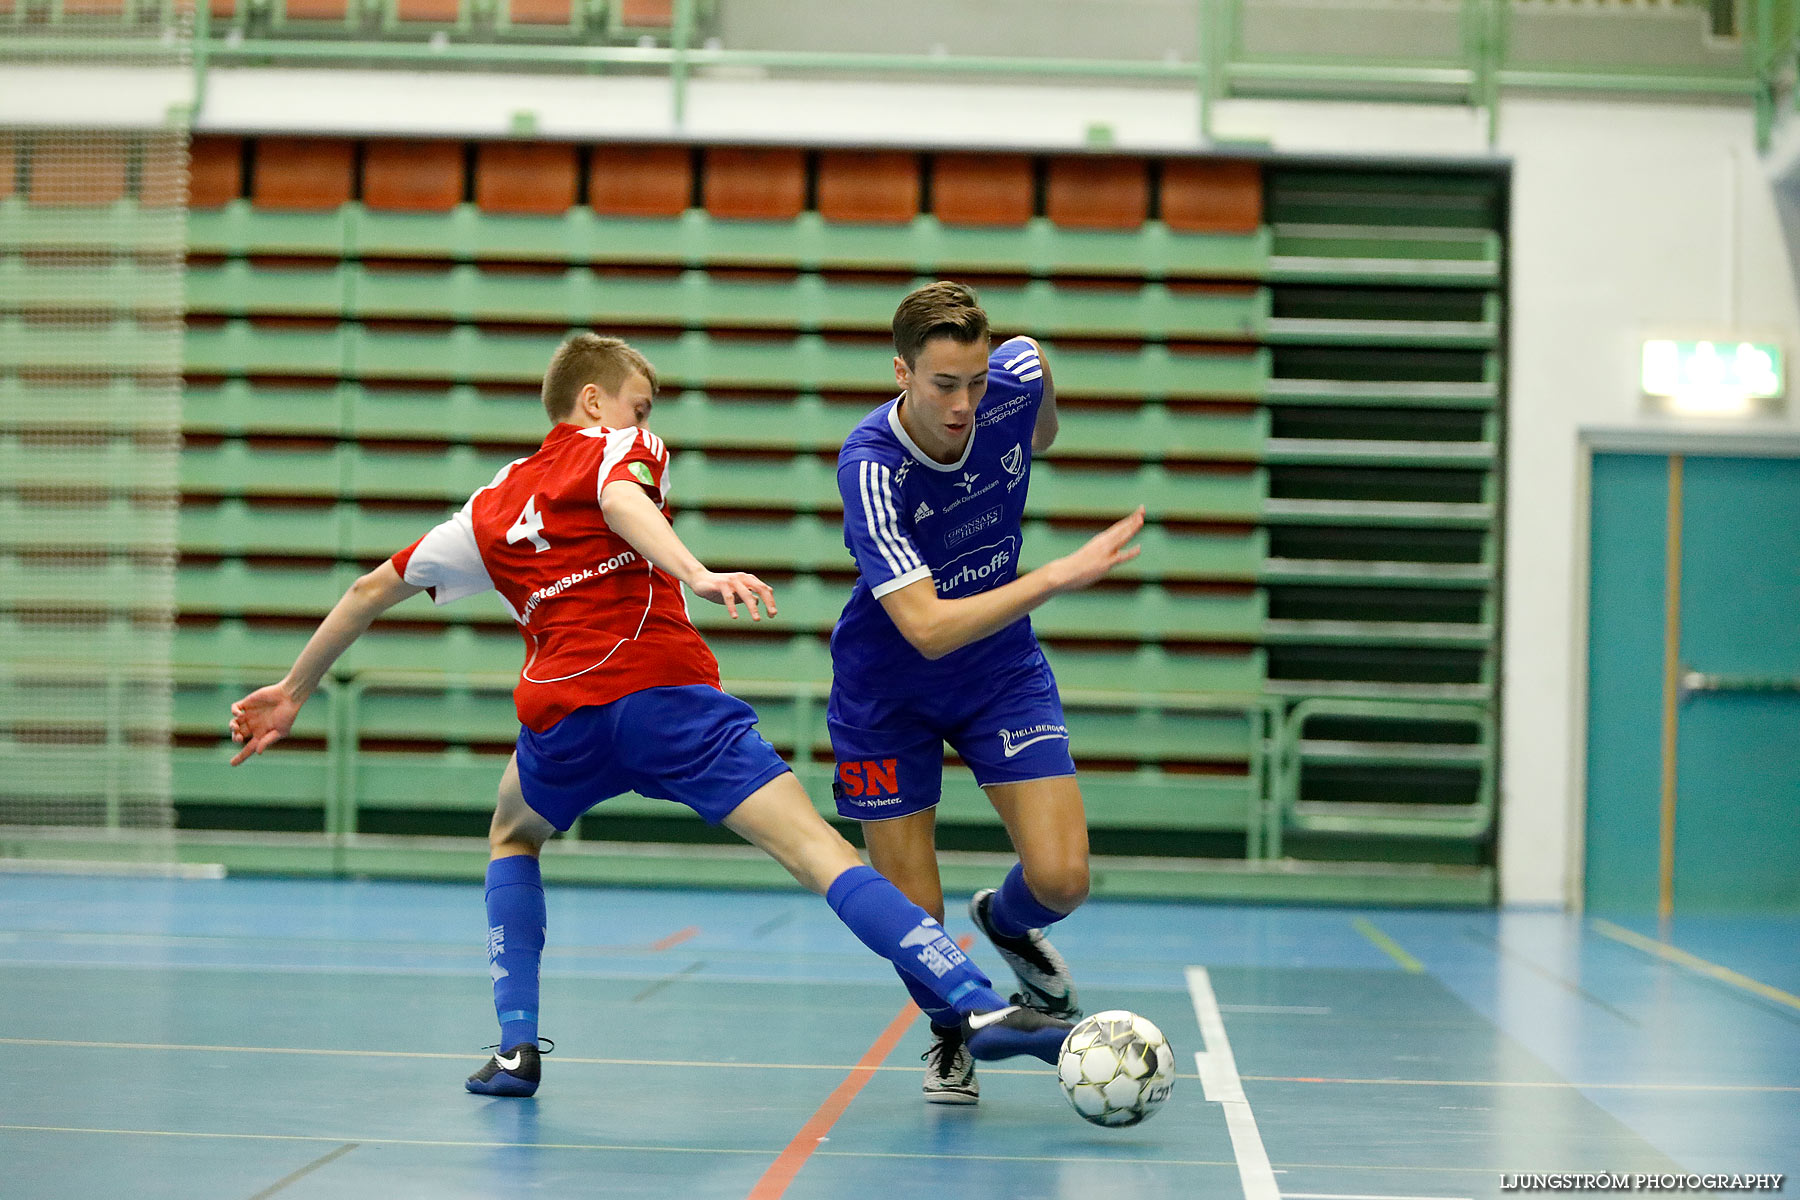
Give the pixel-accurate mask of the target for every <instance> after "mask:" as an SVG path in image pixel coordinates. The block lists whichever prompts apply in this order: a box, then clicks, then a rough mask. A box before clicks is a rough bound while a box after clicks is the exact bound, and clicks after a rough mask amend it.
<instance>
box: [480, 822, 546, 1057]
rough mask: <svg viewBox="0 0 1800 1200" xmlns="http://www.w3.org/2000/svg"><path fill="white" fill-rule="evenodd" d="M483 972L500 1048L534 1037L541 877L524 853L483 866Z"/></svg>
mask: <svg viewBox="0 0 1800 1200" xmlns="http://www.w3.org/2000/svg"><path fill="white" fill-rule="evenodd" d="M487 918H488V936H487V950H488V974H489V975H491V976H493V979H494V1012H495V1014H496V1015H498V1016H499V1018H500V1050H501V1053H505V1052H506V1051H508V1050H511V1049H512V1048H513V1047H514V1046H517V1045H518V1044H520V1043H521V1042H532V1043H534V1044H535V1043H536V1042H537V1035H538V1026H537V1021H538V965H539V963H540V962H541V961H542V959H543V957H544V926H545V924H546V923H547V918H546V916H545V912H544V877H543V874H542V872H541V871H540V870H539V868H538V860H537V859H536V858H535V857H533V856H532V855H529V854H515V855H513V856H512V857H511V858H496V859H495V860H494V861H492V862H490V863H489V864H488V869H487Z"/></svg>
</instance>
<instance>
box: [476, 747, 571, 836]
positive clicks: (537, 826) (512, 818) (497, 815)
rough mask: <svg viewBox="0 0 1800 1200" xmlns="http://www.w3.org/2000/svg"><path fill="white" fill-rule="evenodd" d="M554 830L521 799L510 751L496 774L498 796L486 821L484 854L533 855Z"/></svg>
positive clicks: (515, 757)
mask: <svg viewBox="0 0 1800 1200" xmlns="http://www.w3.org/2000/svg"><path fill="white" fill-rule="evenodd" d="M555 832H556V827H555V826H553V825H551V824H550V822H548V821H546V820H544V818H543V817H541V816H539V815H538V814H537V812H536V811H535V810H533V809H532V807H531V806H530V805H528V804H526V803H525V793H524V792H523V791H522V790H520V787H519V756H518V755H517V754H514V755H513V756H512V757H511V758H509V759H507V760H506V770H505V771H504V772H502V773H501V775H500V797H499V800H498V801H497V802H496V803H495V804H494V819H493V821H492V822H490V823H489V825H488V858H489V859H490V860H492V859H496V858H511V857H513V856H514V855H516V854H529V855H531V856H532V857H533V858H536V857H537V856H538V853H539V851H541V850H543V848H544V843H545V842H547V841H549V840H550V836H551V835H552V834H554V833H555Z"/></svg>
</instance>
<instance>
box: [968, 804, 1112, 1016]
mask: <svg viewBox="0 0 1800 1200" xmlns="http://www.w3.org/2000/svg"><path fill="white" fill-rule="evenodd" d="M987 793H988V800H989V801H990V802H991V803H992V804H993V806H994V811H995V812H997V813H999V814H1000V820H1001V821H1002V822H1003V823H1004V824H1005V825H1006V832H1007V834H1008V836H1010V837H1011V838H1012V842H1013V848H1014V849H1015V850H1017V851H1018V853H1019V867H1018V868H1017V871H1016V873H1015V874H1014V875H1009V876H1008V878H1007V881H1006V883H1005V884H1004V885H1002V887H1001V888H1000V889H998V892H996V890H995V889H984V890H982V891H980V892H977V893H976V894H975V897H974V899H973V900H972V901H971V902H970V904H969V915H970V916H971V917H972V918H973V919H974V921H975V924H976V925H977V926H978V927H979V928H980V929H981V931H982V932H983V933H985V934H986V935H987V936H988V940H989V941H991V942H993V943H994V947H995V948H996V949H997V950H999V951H1000V954H1001V957H1003V958H1004V959H1006V962H1007V965H1008V966H1010V967H1012V969H1013V974H1015V975H1016V976H1018V979H1019V985H1020V988H1021V992H1020V995H1018V996H1015V997H1014V1000H1015V1001H1019V1002H1021V1003H1025V1004H1029V1005H1030V1006H1031V1007H1033V1008H1036V1009H1038V1010H1039V1011H1041V1012H1047V1013H1050V1014H1052V1015H1054V1016H1058V1017H1062V1018H1063V1019H1065V1020H1073V1019H1075V1018H1076V1017H1079V1016H1080V1015H1081V1009H1080V1006H1079V1002H1078V999H1077V997H1076V994H1075V983H1074V980H1073V979H1072V978H1071V977H1070V974H1069V967H1068V964H1067V963H1066V962H1064V961H1063V958H1062V955H1061V954H1059V953H1057V950H1056V947H1055V946H1053V945H1051V944H1050V940H1049V938H1047V937H1045V936H1044V927H1045V926H1047V925H1050V924H1052V923H1054V922H1056V921H1058V920H1061V919H1062V918H1063V917H1065V916H1067V915H1068V914H1069V913H1072V912H1074V911H1075V910H1076V909H1077V908H1079V907H1080V906H1081V903H1082V901H1084V900H1086V899H1087V894H1088V882H1089V874H1088V837H1087V817H1086V813H1085V811H1084V810H1083V807H1082V802H1081V786H1080V784H1079V783H1078V782H1077V781H1076V779H1075V777H1074V776H1072V775H1064V776H1056V777H1053V778H1048V779H1033V780H1028V781H1026V782H1024V783H1005V784H993V785H991V786H989V787H988V789H987ZM997 907H1003V908H1005V910H1006V911H1005V912H1004V913H997V912H996V908H997ZM1007 918H1010V921H1009V920H1008V919H1007Z"/></svg>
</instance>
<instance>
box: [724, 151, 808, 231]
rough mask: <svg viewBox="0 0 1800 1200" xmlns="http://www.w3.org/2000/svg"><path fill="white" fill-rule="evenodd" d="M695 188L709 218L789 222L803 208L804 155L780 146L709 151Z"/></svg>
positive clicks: (804, 195)
mask: <svg viewBox="0 0 1800 1200" xmlns="http://www.w3.org/2000/svg"><path fill="white" fill-rule="evenodd" d="M700 186H701V189H702V193H703V195H704V196H705V198H706V211H707V212H709V213H711V214H712V215H713V216H715V217H725V218H728V219H732V220H745V221H791V220H793V219H794V218H795V217H797V216H799V215H800V213H801V212H802V211H803V210H804V209H805V208H806V153H805V152H804V151H802V150H797V149H790V148H788V147H785V146H784V147H754V146H713V147H711V148H709V149H708V150H707V151H706V174H705V176H704V178H703V179H702V180H701V185H700Z"/></svg>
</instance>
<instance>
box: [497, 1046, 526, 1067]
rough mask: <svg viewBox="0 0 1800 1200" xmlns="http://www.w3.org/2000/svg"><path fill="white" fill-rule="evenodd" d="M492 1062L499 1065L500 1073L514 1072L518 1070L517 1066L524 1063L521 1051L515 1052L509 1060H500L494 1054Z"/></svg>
mask: <svg viewBox="0 0 1800 1200" xmlns="http://www.w3.org/2000/svg"><path fill="white" fill-rule="evenodd" d="M494 1061H495V1062H497V1063H499V1064H500V1069H501V1070H502V1071H516V1070H518V1069H519V1065H520V1064H521V1063H523V1062H524V1061H525V1055H524V1053H523V1052H522V1051H515V1052H514V1053H513V1056H512V1057H511V1058H501V1057H500V1056H499V1055H498V1054H496V1055H494Z"/></svg>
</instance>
